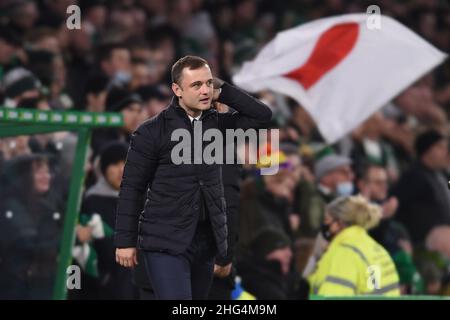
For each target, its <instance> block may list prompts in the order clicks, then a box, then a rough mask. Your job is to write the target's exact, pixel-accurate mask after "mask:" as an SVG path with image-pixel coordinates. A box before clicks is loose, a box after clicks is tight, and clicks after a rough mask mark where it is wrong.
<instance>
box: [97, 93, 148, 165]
mask: <svg viewBox="0 0 450 320" xmlns="http://www.w3.org/2000/svg"><path fill="white" fill-rule="evenodd" d="M106 107H107V111H112V112H120V113H122V116H123V121H124V125H123V127H121V128H108V129H96V130H94V135H93V138H92V149H93V152H94V154H93V156H94V157H95V156H96V155H98V153H99V151H100V149H101V148H102V147H103V146H104V145H105V144H106V143H107V142H110V141H122V142H128V141H129V140H130V135H131V133H133V132H134V130H136V128H137V127H138V125H139V123H140V121H141V120H142V118H141V116H142V114H141V113H142V99H141V97H140V96H139V95H137V94H133V93H131V92H129V91H128V90H125V89H120V88H117V89H113V90H111V91H110V92H109V93H108V96H107V98H106Z"/></svg>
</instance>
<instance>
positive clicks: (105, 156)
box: [81, 142, 137, 300]
mask: <svg viewBox="0 0 450 320" xmlns="http://www.w3.org/2000/svg"><path fill="white" fill-rule="evenodd" d="M127 151H128V147H127V145H126V144H124V143H121V142H112V143H110V144H107V145H105V146H104V148H103V150H102V152H101V154H100V171H101V175H100V177H99V179H98V181H97V183H96V184H95V185H94V186H92V187H91V188H89V189H88V190H87V191H86V194H85V197H84V200H83V204H82V210H81V212H82V213H84V214H88V215H93V214H95V213H97V214H99V215H100V217H101V220H102V223H103V225H104V226H103V228H109V229H113V228H114V225H115V211H116V206H117V200H118V198H119V196H118V195H119V189H120V183H121V180H122V174H123V168H124V165H125V160H126V156H127ZM92 246H93V248H94V249H95V251H96V253H97V260H98V270H99V272H98V274H99V278H98V283H99V284H98V292H97V294H98V297H99V298H100V299H108V300H110V299H126V300H128V299H134V298H136V297H137V295H136V293H137V292H136V291H137V289H136V288H135V287H134V286H133V284H132V282H131V279H132V278H131V272H130V270H127V269H125V268H123V267H121V266H119V265H118V264H116V263H115V256H114V244H113V234H112V232H111V233H110V235H109V236H105V237H102V238H97V239H93V241H92Z"/></svg>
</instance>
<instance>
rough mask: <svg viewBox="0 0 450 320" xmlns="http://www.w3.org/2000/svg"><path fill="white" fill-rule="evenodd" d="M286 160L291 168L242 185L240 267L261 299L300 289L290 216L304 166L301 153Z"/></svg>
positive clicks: (246, 283) (250, 288)
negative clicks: (297, 280) (294, 259)
mask: <svg viewBox="0 0 450 320" xmlns="http://www.w3.org/2000/svg"><path fill="white" fill-rule="evenodd" d="M282 158H283V156H280V161H283V159H282ZM283 162H286V163H289V166H288V168H286V169H281V170H280V171H279V172H278V173H277V174H275V175H265V176H261V177H259V178H257V179H252V180H247V181H246V182H244V184H243V186H242V194H241V206H240V211H239V216H240V232H239V236H240V241H239V242H240V248H241V249H240V251H239V256H238V267H237V268H238V274H239V276H240V277H241V278H242V285H243V287H244V288H245V289H246V290H247V291H248V292H250V293H251V294H253V295H254V296H256V298H257V299H288V298H290V297H293V296H294V292H295V290H296V289H297V288H296V285H297V283H296V281H295V278H296V275H295V270H294V268H293V264H292V263H293V260H292V258H293V252H292V245H293V243H292V229H291V225H290V220H289V215H290V214H291V213H292V211H291V210H292V209H291V205H292V200H293V196H294V192H293V191H294V189H295V186H296V185H297V183H298V182H299V180H300V170H301V167H300V162H299V161H298V156H291V157H290V158H288V159H287V161H286V160H285V161H283ZM283 162H282V163H283Z"/></svg>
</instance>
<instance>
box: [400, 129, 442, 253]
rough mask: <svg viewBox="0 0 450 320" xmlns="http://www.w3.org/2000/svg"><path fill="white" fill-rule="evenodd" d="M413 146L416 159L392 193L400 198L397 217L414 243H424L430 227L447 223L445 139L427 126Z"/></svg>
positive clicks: (431, 228)
mask: <svg viewBox="0 0 450 320" xmlns="http://www.w3.org/2000/svg"><path fill="white" fill-rule="evenodd" d="M415 149H416V154H417V160H418V161H417V162H416V163H414V164H413V165H412V166H411V167H410V168H409V169H408V170H407V171H406V172H405V173H404V174H403V175H402V176H401V178H400V180H399V182H398V184H397V186H396V188H395V189H394V194H395V195H396V196H397V198H398V200H399V208H398V214H397V218H398V220H399V221H401V222H402V223H403V224H404V225H405V226H406V227H407V229H408V231H409V233H410V234H411V237H412V241H413V243H414V244H415V245H424V244H425V242H426V240H427V238H428V237H429V236H430V234H431V232H432V231H433V229H435V228H436V227H444V226H446V227H450V191H449V190H448V188H447V178H446V176H445V174H444V172H443V171H444V170H445V169H447V168H448V140H447V139H446V138H445V137H444V136H443V135H442V134H441V133H439V132H437V131H434V130H429V131H427V132H424V133H422V134H421V135H419V136H418V137H417V139H416V142H415ZM437 230H439V229H437ZM442 230H444V232H443V236H445V235H446V234H447V235H448V234H450V233H449V231H448V230H450V228H448V230H447V231H446V230H445V229H442ZM449 238H450V237H448V236H447V239H449ZM446 242H447V243H448V241H446ZM444 251H445V250H444ZM447 254H450V251H448V252H447Z"/></svg>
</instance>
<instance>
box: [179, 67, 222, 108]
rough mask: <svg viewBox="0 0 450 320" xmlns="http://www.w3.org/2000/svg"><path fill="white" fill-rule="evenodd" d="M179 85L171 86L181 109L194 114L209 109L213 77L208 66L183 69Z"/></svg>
mask: <svg viewBox="0 0 450 320" xmlns="http://www.w3.org/2000/svg"><path fill="white" fill-rule="evenodd" d="M180 82H181V83H180V84H176V83H173V84H172V90H173V92H174V93H175V95H176V96H178V97H179V103H180V105H181V106H182V107H184V108H187V109H188V110H192V111H194V112H198V111H202V110H207V109H209V108H210V107H211V102H212V97H213V91H214V88H213V77H212V74H211V69H210V68H209V67H208V66H204V67H201V68H199V69H196V70H192V69H188V68H184V69H183V72H182V76H181V81H180Z"/></svg>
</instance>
